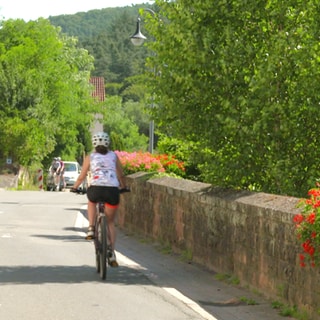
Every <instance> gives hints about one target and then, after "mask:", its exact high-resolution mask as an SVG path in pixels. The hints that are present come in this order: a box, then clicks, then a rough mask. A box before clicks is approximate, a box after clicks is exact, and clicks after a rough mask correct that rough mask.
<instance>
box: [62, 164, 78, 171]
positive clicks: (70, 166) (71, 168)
mask: <svg viewBox="0 0 320 320" xmlns="http://www.w3.org/2000/svg"><path fill="white" fill-rule="evenodd" d="M64 167H65V171H77V166H76V164H75V163H66V164H65V165H64Z"/></svg>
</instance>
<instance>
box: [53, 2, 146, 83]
mask: <svg viewBox="0 0 320 320" xmlns="http://www.w3.org/2000/svg"><path fill="white" fill-rule="evenodd" d="M146 7H150V5H149V4H147V5H144V4H141V5H134V6H130V7H129V6H127V7H116V8H105V9H101V10H90V11H88V12H78V13H76V14H73V15H59V16H50V17H49V20H50V22H51V24H52V25H54V26H59V27H61V30H62V32H63V33H66V34H68V35H69V36H75V37H77V38H78V39H79V46H80V47H83V48H85V49H87V50H88V51H89V53H90V54H91V55H92V56H93V57H94V58H95V70H94V71H93V74H92V75H93V76H101V77H104V78H105V82H106V83H107V84H108V83H123V82H124V80H125V79H126V78H127V77H130V76H132V75H136V74H139V73H141V71H142V69H143V66H144V60H145V57H146V50H145V49H144V48H143V47H134V46H133V45H132V44H131V42H130V36H131V35H132V34H133V33H134V32H135V30H136V22H137V17H138V15H139V8H146ZM144 33H145V31H144Z"/></svg>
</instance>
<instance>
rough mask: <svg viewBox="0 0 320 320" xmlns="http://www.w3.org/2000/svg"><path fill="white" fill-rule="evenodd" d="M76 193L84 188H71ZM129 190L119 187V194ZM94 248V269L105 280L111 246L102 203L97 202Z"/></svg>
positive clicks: (81, 191) (82, 191)
mask: <svg viewBox="0 0 320 320" xmlns="http://www.w3.org/2000/svg"><path fill="white" fill-rule="evenodd" d="M71 191H72V192H76V193H78V194H80V193H81V194H85V191H84V190H79V189H78V190H71ZM125 192H130V189H129V188H127V187H126V188H122V189H120V194H122V193H125ZM93 242H94V248H95V258H96V261H95V262H96V270H97V273H99V274H100V278H101V279H103V280H105V279H106V277H107V265H108V259H109V258H110V257H111V256H112V251H111V248H110V247H109V246H108V224H107V217H106V215H105V213H104V203H103V202H99V203H97V212H96V217H95V224H94V237H93Z"/></svg>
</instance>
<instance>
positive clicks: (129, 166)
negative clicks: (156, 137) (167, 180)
mask: <svg viewBox="0 0 320 320" xmlns="http://www.w3.org/2000/svg"><path fill="white" fill-rule="evenodd" d="M116 154H117V155H118V157H119V160H120V162H121V164H122V167H123V171H124V174H126V175H127V174H131V173H135V172H139V171H152V172H155V171H156V172H164V171H165V170H164V168H163V166H162V164H161V162H160V161H159V160H158V159H156V158H154V157H153V156H152V155H151V154H150V153H148V152H131V153H130V152H126V151H116Z"/></svg>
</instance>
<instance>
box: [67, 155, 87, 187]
mask: <svg viewBox="0 0 320 320" xmlns="http://www.w3.org/2000/svg"><path fill="white" fill-rule="evenodd" d="M63 163H64V175H63V176H64V182H65V186H66V187H67V188H68V187H72V186H73V185H74V183H75V182H76V181H77V179H78V177H79V174H80V172H81V166H80V164H79V163H78V162H76V161H75V162H73V161H63ZM80 188H81V189H82V190H83V191H86V190H87V188H88V181H87V179H85V180H84V181H83V182H82V184H81V186H80Z"/></svg>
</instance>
